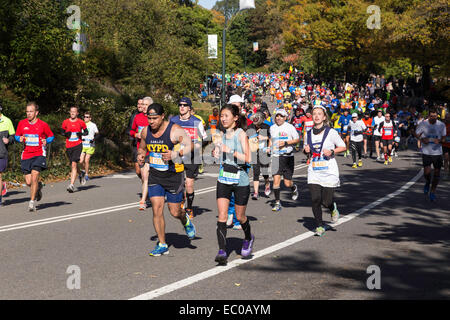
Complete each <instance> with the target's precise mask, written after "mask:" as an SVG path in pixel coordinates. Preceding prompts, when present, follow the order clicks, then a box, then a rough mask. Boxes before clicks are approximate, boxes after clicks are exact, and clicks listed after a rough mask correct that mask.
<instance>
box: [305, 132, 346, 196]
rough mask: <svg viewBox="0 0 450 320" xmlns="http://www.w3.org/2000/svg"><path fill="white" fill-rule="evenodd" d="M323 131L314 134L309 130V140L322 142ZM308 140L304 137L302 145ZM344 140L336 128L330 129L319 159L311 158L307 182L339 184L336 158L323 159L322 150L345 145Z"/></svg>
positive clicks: (324, 185)
mask: <svg viewBox="0 0 450 320" xmlns="http://www.w3.org/2000/svg"><path fill="white" fill-rule="evenodd" d="M323 133H324V132H323V131H322V132H321V133H320V134H318V135H315V134H314V133H313V131H312V130H311V142H312V143H313V144H315V143H320V142H322V139H323ZM307 141H308V140H307V139H305V143H304V145H305V146H306V145H307V144H308V142H307ZM345 146H346V145H345V142H344V141H343V140H342V138H341V137H340V136H339V133H337V131H336V130H334V129H331V130H330V132H329V133H328V136H327V138H326V139H325V141H324V144H323V148H322V152H321V155H320V159H318V161H316V160H315V159H312V160H311V162H310V163H309V166H308V184H318V185H320V186H322V187H326V188H336V187H339V185H340V180H339V168H338V164H337V162H336V159H335V158H334V157H332V158H331V159H328V160H327V159H324V157H323V150H324V149H326V150H334V149H336V147H345Z"/></svg>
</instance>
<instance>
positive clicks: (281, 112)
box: [275, 108, 288, 117]
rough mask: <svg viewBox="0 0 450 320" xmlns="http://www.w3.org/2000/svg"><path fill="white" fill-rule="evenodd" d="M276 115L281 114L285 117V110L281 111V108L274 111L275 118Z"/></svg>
mask: <svg viewBox="0 0 450 320" xmlns="http://www.w3.org/2000/svg"><path fill="white" fill-rule="evenodd" d="M277 114H281V115H282V116H283V117H287V116H288V114H287V112H286V110H284V109H281V108H280V109H276V110H275V116H276V115H277Z"/></svg>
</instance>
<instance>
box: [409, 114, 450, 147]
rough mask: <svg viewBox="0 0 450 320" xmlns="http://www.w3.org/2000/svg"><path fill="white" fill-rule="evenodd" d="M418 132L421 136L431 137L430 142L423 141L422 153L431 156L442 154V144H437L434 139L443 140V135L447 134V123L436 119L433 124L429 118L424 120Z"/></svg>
mask: <svg viewBox="0 0 450 320" xmlns="http://www.w3.org/2000/svg"><path fill="white" fill-rule="evenodd" d="M416 134H417V135H418V136H419V137H420V138H428V139H430V143H428V144H425V143H422V153H423V154H426V155H429V156H439V155H442V144H440V143H439V144H436V143H434V142H433V141H431V140H432V139H439V140H441V139H442V137H445V136H446V135H447V130H446V128H445V124H444V123H443V122H441V121H439V120H436V123H435V124H431V123H429V122H428V120H424V121H422V122H421V123H420V124H419V126H418V127H417V129H416Z"/></svg>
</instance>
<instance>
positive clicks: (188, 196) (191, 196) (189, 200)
mask: <svg viewBox="0 0 450 320" xmlns="http://www.w3.org/2000/svg"><path fill="white" fill-rule="evenodd" d="M186 199H187V208H188V209H192V203H193V202H194V192H192V193H187V192H186Z"/></svg>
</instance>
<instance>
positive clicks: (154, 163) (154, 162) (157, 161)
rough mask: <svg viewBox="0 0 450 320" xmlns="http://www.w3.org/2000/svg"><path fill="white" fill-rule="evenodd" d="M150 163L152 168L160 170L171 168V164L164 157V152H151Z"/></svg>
mask: <svg viewBox="0 0 450 320" xmlns="http://www.w3.org/2000/svg"><path fill="white" fill-rule="evenodd" d="M149 164H150V167H151V168H155V169H156V170H158V171H167V170H169V164H167V163H166V162H165V161H164V160H163V159H162V153H156V152H150V154H149Z"/></svg>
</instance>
